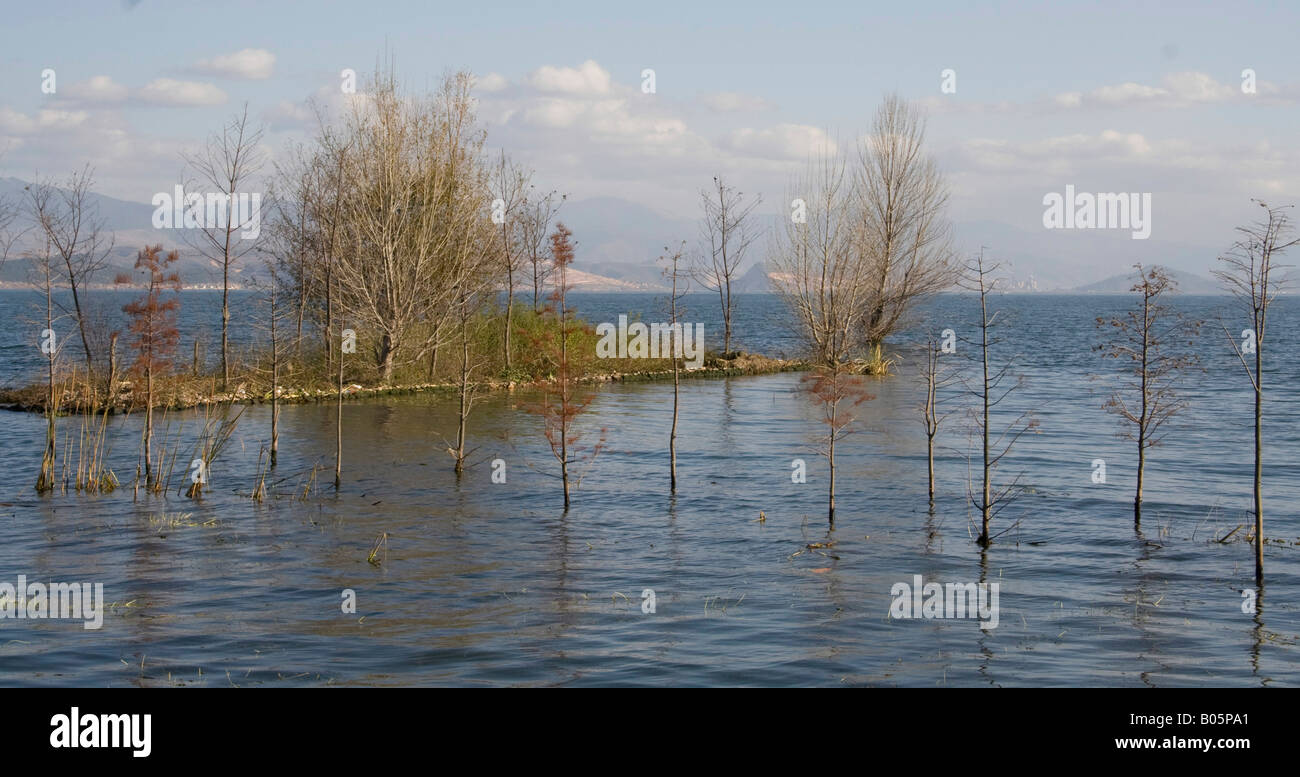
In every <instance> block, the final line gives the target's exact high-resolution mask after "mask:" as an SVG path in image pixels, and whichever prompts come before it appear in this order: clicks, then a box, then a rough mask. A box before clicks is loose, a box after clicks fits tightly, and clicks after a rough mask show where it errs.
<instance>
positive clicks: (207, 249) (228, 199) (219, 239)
mask: <svg viewBox="0 0 1300 777" xmlns="http://www.w3.org/2000/svg"><path fill="white" fill-rule="evenodd" d="M262 132H263V130H262V129H261V128H260V127H258V128H254V127H252V126H250V125H249V123H248V103H244V108H243V110H242V111H241V112H240V113H238V114H236V115H235V116H234V117H233V118H232V119H231V120H230V121H229V122H227V123H226V124H225V125H224V126H223V127H222V128H221V131H220V132H219V133H217V134H216V135H213V136H211V137H210V138H208V141H207V144H206V146H205V147H204V148H203V150H202V151H200V152H199V153H197V154H187V155H185V157H184V158H185V161H186V163H187V164H188V165H189V166H190V167H191V168H193V170H194V171H195V173H196V174H197V175H198V178H199V181H198V183H199V185H202V186H205V187H210V189H211V190H210V191H209V192H207V193H206V194H205V195H200V196H202V197H203V198H204V214H205V218H204V219H203V223H202V226H201V227H200V228H199V229H198V231H197V233H194V234H193V235H191V233H190V231H189V230H188V229H187V230H185V231H184V232H182V234H185V235H187V238H186V239H187V240H188V241H190V242H191V245H192V246H193V247H194V249H195V250H197V251H198V252H199V253H200V254H202V255H203V256H204V257H206V258H207V259H209V260H210V261H213V262H216V263H217V264H218V265H220V267H221V390H222V391H225V390H227V389H228V388H229V384H230V272H231V269H232V268H233V267H234V266H235V264H236V263H237V262H239V260H240V259H242V258H243V257H244V256H245V255H246V254H247V253H248V252H249V251H252V250H253V249H254V248H256V245H257V244H256V239H255V238H251V237H249V236H245V235H244V234H243V233H244V232H245V231H247V230H249V229H250V228H252V227H254V226H255V225H258V226H260V221H261V215H260V213H255V212H253V211H254V210H256V207H255V206H253V205H252V203H253V199H252V194H253V192H248V191H244V192H241V191H240V190H241V189H247V187H248V186H249V184H250V183H251V179H252V178H253V176H255V175H257V173H258V172H259V171H260V170H261V168H262V165H263V163H264V161H265V157H264V156H263V154H262V150H261V147H260V144H261V142H262ZM187 188H193V187H192V186H191V187H187ZM195 194H198V192H195ZM241 195H243V196H244V197H246V198H247V199H246V200H245V202H246V203H247V204H248V206H249V207H246V208H244V207H240V200H239V198H240V196H241ZM188 196H189V195H187V199H188ZM260 197H261V195H260V193H259V194H258V198H259V200H260Z"/></svg>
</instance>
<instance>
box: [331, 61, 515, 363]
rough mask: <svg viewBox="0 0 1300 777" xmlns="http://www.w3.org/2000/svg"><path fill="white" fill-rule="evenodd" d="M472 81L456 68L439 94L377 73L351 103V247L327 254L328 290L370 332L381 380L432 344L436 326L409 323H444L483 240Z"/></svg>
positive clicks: (346, 222) (486, 226)
mask: <svg viewBox="0 0 1300 777" xmlns="http://www.w3.org/2000/svg"><path fill="white" fill-rule="evenodd" d="M471 85H472V79H471V78H470V76H469V75H468V74H467V73H457V74H454V75H452V76H449V77H448V78H447V80H446V81H445V82H444V83H443V85H442V88H441V89H440V90H439V92H438V94H437V95H436V96H434V97H432V98H426V97H410V96H407V95H405V94H403V93H402V92H401V91H400V89H399V86H398V83H397V80H396V77H395V75H393V74H392V73H391V72H389V73H378V74H376V75H375V77H374V80H373V83H372V88H371V91H370V94H369V97H370V100H369V101H368V102H366V103H358V104H355V105H354V110H353V113H352V116H351V118H350V123H349V125H348V128H347V131H348V136H349V142H350V144H351V151H350V153H349V154H348V155H347V157H346V159H345V166H344V169H345V172H344V180H345V182H346V183H345V185H346V188H347V197H346V199H345V201H344V206H343V213H342V219H343V226H344V228H345V229H346V230H347V238H346V240H344V241H343V244H344V245H347V246H349V248H348V250H344V251H341V252H339V254H338V255H337V256H335V258H334V272H335V276H336V278H337V283H336V284H335V289H336V291H337V294H338V302H339V304H340V306H341V308H342V309H343V311H344V312H345V313H346V315H347V316H348V318H349V319H350V320H351V321H353V322H355V323H356V324H357V325H358V326H360V327H364V328H365V330H366V331H367V332H371V333H373V336H374V338H375V343H374V363H375V366H376V368H377V369H378V371H379V375H380V379H381V380H385V381H387V380H389V379H391V378H392V375H393V369H394V367H395V366H396V365H397V364H398V363H399V361H401V360H403V359H404V358H409V359H410V360H414V359H418V358H420V357H421V356H423V355H424V354H426V353H428V351H429V350H430V349H432V348H436V347H437V346H438V344H439V341H438V340H437V339H436V337H437V335H436V334H435V335H432V336H426V337H425V338H424V339H423V340H413V339H412V337H413V334H414V332H415V327H416V326H417V325H421V324H422V325H424V326H426V327H427V328H428V331H430V332H433V333H439V332H441V331H442V327H441V326H440V324H441V322H442V321H443V320H444V319H446V318H447V317H448V316H450V315H451V314H452V312H453V311H455V310H456V305H455V304H454V301H455V299H456V295H457V289H459V288H461V286H462V284H463V282H464V280H465V277H466V273H468V272H469V271H470V270H471V268H472V264H471V263H468V262H465V261H463V260H464V259H465V258H466V257H468V256H470V255H472V254H473V253H474V252H475V251H477V250H480V249H481V246H482V244H483V243H484V242H485V241H486V240H487V239H490V238H489V235H490V232H489V230H490V228H491V223H490V221H489V220H487V219H484V218H483V205H484V204H485V203H486V202H487V198H486V197H485V196H484V195H485V194H486V180H485V176H484V174H483V173H484V171H483V169H482V166H481V165H480V164H479V159H480V157H479V150H480V148H481V146H482V142H483V134H482V132H481V131H480V130H478V129H477V128H476V127H475V125H474V114H473V105H474V102H473V98H472V95H471V93H470V87H471ZM467 245H471V246H472V248H470V247H466V246H467ZM408 350H409V351H410V356H409V357H405V354H406V352H407V351H408Z"/></svg>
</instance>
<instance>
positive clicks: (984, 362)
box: [960, 249, 1038, 547]
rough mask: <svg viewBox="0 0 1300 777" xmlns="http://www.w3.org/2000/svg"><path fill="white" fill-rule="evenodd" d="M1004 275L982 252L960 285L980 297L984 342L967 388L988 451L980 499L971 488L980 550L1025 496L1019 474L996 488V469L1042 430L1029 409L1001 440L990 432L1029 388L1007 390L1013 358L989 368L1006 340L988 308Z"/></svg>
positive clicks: (1006, 429) (1018, 382) (1017, 382)
mask: <svg viewBox="0 0 1300 777" xmlns="http://www.w3.org/2000/svg"><path fill="white" fill-rule="evenodd" d="M1000 270H1001V265H1000V264H997V263H992V264H990V263H988V262H986V261H985V259H984V251H983V250H982V249H981V250H980V253H979V255H978V256H977V257H976V258H975V259H972V260H971V261H970V262H968V263H967V265H966V271H965V273H964V274H963V276H962V278H961V280H960V284H961V286H962V288H965V289H968V290H971V291H974V292H976V293H977V294H979V303H980V318H979V322H978V326H979V332H980V339H979V342H977V343H974V345H976V346H977V347H978V351H977V354H978V358H979V360H980V370H981V371H980V382H979V384H978V385H977V386H968V389H969V390H970V393H971V394H972V395H974V396H975V398H976V400H977V402H978V403H979V404H978V406H977V408H976V409H975V410H974V412H973V413H972V416H973V417H974V420H975V428H976V430H977V431H978V432H979V435H980V442H981V445H982V447H983V457H982V473H981V477H980V487H981V492H980V493H979V494H976V493H975V491H974V488H971V489H970V502H971V505H972V506H973V507H974V508H975V509H976V510H978V511H979V513H980V535H979V540H978V541H979V544H980V546H981V547H987V546H988V545H989V544H990V543H991V542H992V541H993V540H994V539H995V536H993V535H990V534H989V524H990V523H991V522H992V521H993V519H994V518H995V517H997V515H998V514H999V513H1001V512H1002V511H1003V510H1004V509H1005V508H1006V507H1007V506H1008V505H1010V504H1011V503H1012V502H1013V501H1014V500H1015V498H1016V497H1017V496H1019V495H1020V493H1021V487H1020V476H1019V475H1017V476H1016V477H1015V478H1014V479H1012V480H1011V482H1009V483H1007V484H1005V485H1001V486H997V485H994V483H993V477H994V474H995V470H996V469H997V467H998V465H999V464H1000V463H1001V462H1002V459H1003V458H1005V457H1006V455H1007V454H1008V453H1010V452H1011V449H1012V447H1013V446H1014V445H1015V444H1016V442H1018V441H1019V440H1020V438H1021V437H1022V436H1024V435H1025V434H1026V433H1028V432H1030V431H1036V430H1037V428H1038V419H1037V418H1034V416H1033V414H1032V413H1030V412H1029V411H1027V410H1026V411H1024V412H1021V413H1020V414H1019V415H1017V416H1016V417H1015V419H1014V420H1013V421H1011V422H1010V423H1009V424H1007V425H1006V426H1004V427H1003V428H1002V430H1001V431H1000V432H999V433H998V436H997V437H996V438H995V437H993V436H992V433H991V431H990V429H991V427H990V422H991V420H992V411H993V410H994V409H995V408H996V407H997V406H998V405H1000V404H1002V402H1003V401H1005V400H1006V399H1007V397H1008V396H1010V395H1011V393H1012V392H1013V391H1015V390H1016V389H1017V388H1019V387H1020V386H1021V385H1023V383H1024V380H1023V377H1022V376H1015V380H1014V382H1013V383H1012V384H1011V385H1006V383H1007V380H1008V379H1009V378H1011V377H1012V375H1011V370H1012V368H1013V366H1014V364H1015V360H1014V359H1008V360H1007V361H1006V363H1005V364H1003V365H1002V367H1001V368H999V369H997V370H993V369H992V368H991V367H990V365H989V354H990V353H991V352H992V349H993V347H994V346H996V345H999V344H1000V343H1001V342H1002V339H1001V338H998V337H996V336H994V330H995V328H996V327H997V326H998V325H999V322H998V318H999V313H998V312H997V311H993V312H990V311H989V304H988V300H989V294H991V293H993V291H994V290H995V289H996V287H997V283H998V277H997V273H998V272H999V271H1000Z"/></svg>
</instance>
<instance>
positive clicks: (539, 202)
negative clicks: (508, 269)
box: [518, 185, 568, 313]
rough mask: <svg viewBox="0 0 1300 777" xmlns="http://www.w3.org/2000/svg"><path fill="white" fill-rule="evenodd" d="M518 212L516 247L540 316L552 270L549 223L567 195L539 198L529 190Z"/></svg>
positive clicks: (551, 192)
mask: <svg viewBox="0 0 1300 777" xmlns="http://www.w3.org/2000/svg"><path fill="white" fill-rule="evenodd" d="M528 188H529V193H528V194H527V195H526V197H525V199H524V202H523V205H522V206H521V208H520V218H519V224H518V225H519V243H520V247H521V249H522V251H523V254H524V257H525V259H527V261H528V264H529V267H530V268H531V270H532V276H533V312H534V313H541V312H542V289H544V288H545V287H546V280H547V279H548V278H550V276H551V272H552V271H553V270H554V269H555V265H554V264H553V262H554V259H553V258H552V257H551V255H550V242H549V237H548V236H549V235H550V232H551V222H552V221H553V220H554V219H555V216H556V214H557V213H559V211H560V206H561V205H563V204H564V201H565V199H566V198H567V197H568V195H565V194H559V193H558V192H554V191H550V192H547V193H546V194H540V193H538V192H537V191H535V190H534V187H533V186H531V185H530V186H529V187H528Z"/></svg>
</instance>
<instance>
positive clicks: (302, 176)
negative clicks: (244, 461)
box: [260, 145, 320, 460]
mask: <svg viewBox="0 0 1300 777" xmlns="http://www.w3.org/2000/svg"><path fill="white" fill-rule="evenodd" d="M317 162H318V159H317V157H315V156H313V155H312V154H311V153H309V152H308V151H307V150H306V149H305V148H304V147H303V146H301V145H293V146H291V147H290V149H289V152H288V154H287V159H286V160H285V161H284V162H276V163H275V177H274V179H273V180H272V182H271V184H270V186H269V188H268V192H267V195H268V199H269V202H270V213H271V217H270V218H269V219H268V220H267V221H268V223H267V225H266V227H267V231H268V234H267V238H266V239H265V240H263V241H262V245H261V246H260V248H261V249H262V250H263V251H265V252H266V253H268V254H269V255H270V256H271V257H272V258H273V261H271V262H268V263H267V269H268V270H270V271H271V272H272V275H273V277H275V278H276V279H277V282H278V283H279V284H280V286H281V288H282V289H283V291H284V292H285V294H286V295H292V296H291V299H292V300H293V302H292V304H293V309H294V339H293V342H294V354H295V356H297V357H299V358H301V355H302V341H303V326H304V323H305V321H306V319H307V314H308V309H309V306H310V304H311V300H312V298H313V296H315V295H316V294H317V290H318V286H319V285H320V278H319V277H318V276H319V274H320V273H319V269H320V268H318V267H316V266H315V265H314V263H313V262H312V259H313V257H314V256H316V255H317V252H318V250H319V248H318V245H317V244H318V243H319V242H320V230H319V225H318V224H316V223H315V222H314V220H313V219H314V217H315V215H316V212H317V210H318V203H317V199H318V197H319V192H320V187H319V178H320V171H319V170H318V168H317ZM272 460H274V457H272Z"/></svg>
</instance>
